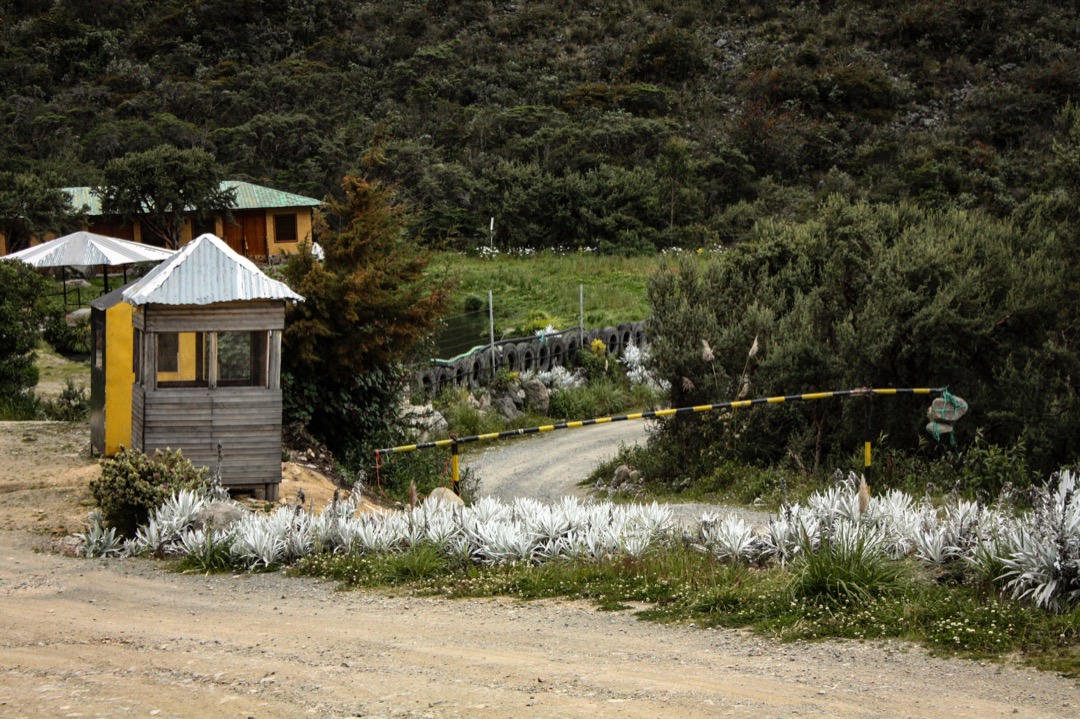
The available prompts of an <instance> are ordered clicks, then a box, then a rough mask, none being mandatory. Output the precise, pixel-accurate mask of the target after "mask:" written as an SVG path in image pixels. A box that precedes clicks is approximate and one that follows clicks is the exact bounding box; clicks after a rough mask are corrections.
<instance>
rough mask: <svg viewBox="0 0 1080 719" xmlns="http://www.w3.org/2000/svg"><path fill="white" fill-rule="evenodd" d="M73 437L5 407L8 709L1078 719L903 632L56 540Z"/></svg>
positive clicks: (3, 627) (0, 707)
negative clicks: (688, 621)
mask: <svg viewBox="0 0 1080 719" xmlns="http://www.w3.org/2000/svg"><path fill="white" fill-rule="evenodd" d="M582 431H584V430H582ZM86 439H87V435H86V432H85V429H80V428H77V427H76V428H72V427H70V426H67V425H47V424H41V425H20V426H12V425H11V424H5V423H0V457H2V458H3V459H4V461H3V462H0V500H2V501H0V719H8V718H11V719H14V718H15V717H33V718H38V717H44V718H47V719H51V718H53V717H91V716H93V717H200V718H201V717H238V718H239V719H244V718H245V717H257V718H258V719H275V718H277V717H282V718H284V717H289V718H290V719H291V718H295V717H302V716H312V717H334V718H337V717H369V718H371V719H450V718H458V717H469V718H470V719H472V718H479V719H509V718H513V719H519V718H520V719H526V718H527V719H533V718H537V719H545V718H549V717H550V718H555V717H598V718H599V719H615V718H616V717H618V718H626V719H644V718H645V717H650V718H651V717H692V718H699V717H700V718H705V717H735V718H736V719H763V718H764V719H773V718H775V717H784V718H789V717H835V718H837V719H907V718H909V717H919V718H920V719H938V718H940V719H985V718H987V717H1020V718H1025V719H1027V718H1030V719H1059V718H1066V717H1078V716H1080V686H1078V684H1077V683H1076V681H1075V680H1073V679H1066V678H1062V677H1059V676H1056V675H1053V674H1049V673H1040V672H1036V671H1034V670H1031V669H1025V668H1020V667H1017V666H1014V665H1013V664H1012V663H1010V662H1004V663H1002V664H995V663H984V662H973V661H960V660H951V659H939V658H933V657H930V656H929V655H928V654H927V653H926V652H924V651H922V650H921V649H918V648H916V647H912V646H911V645H908V644H905V643H903V642H815V643H793V644H781V643H778V642H775V641H771V640H768V639H764V638H761V637H756V636H753V635H750V634H748V633H746V632H743V631H727V630H702V629H700V628H696V627H693V626H670V625H661V624H653V623H650V622H643V621H639V620H637V619H636V618H635V617H634V615H633V612H632V611H622V612H599V611H597V610H596V609H595V607H593V606H590V605H588V604H584V603H580V602H561V601H544V602H518V601H515V600H513V599H490V600H468V601H464V600H461V601H458V600H446V599H437V598H418V597H411V596H398V595H396V593H393V592H389V593H388V592H367V591H348V592H341V591H337V589H336V587H335V586H334V584H332V583H329V582H324V581H316V580H311V579H305V578H290V577H287V576H284V575H283V574H280V573H273V574H241V575H231V574H224V575H213V576H200V575H186V574H179V573H176V572H173V571H169V569H168V567H166V566H165V565H163V564H160V563H157V562H154V561H150V560H142V559H140V560H130V559H128V560H111V561H91V560H81V559H74V558H71V557H65V556H61V555H58V554H55V553H52V552H50V551H48V549H49V547H50V542H49V533H50V531H51V530H50V528H53V529H55V528H56V524H57V521H56V517H61V518H65V519H62V521H65V522H66V521H69V520H68V519H66V517H70V516H73V515H78V514H80V513H85V506H83V505H82V503H85V501H86V487H85V484H86V482H87V477H88V476H90V475H92V474H93V471H94V466H93V463H92V462H90V461H89V460H87V459H86V458H85V457H84V456H81V455H80V454H79V451H78V450H79V447H81V446H84V444H85V441H86ZM522 446H529V445H522ZM530 451H534V450H530ZM43 512H44V513H45V516H44V517H42V513H43Z"/></svg>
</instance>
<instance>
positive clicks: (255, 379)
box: [218, 331, 269, 387]
mask: <svg viewBox="0 0 1080 719" xmlns="http://www.w3.org/2000/svg"><path fill="white" fill-rule="evenodd" d="M268 337H269V335H268V333H267V332H266V331H257V332H219V333H218V386H219V387H266V382H267V379H266V376H267V369H266V353H267V346H268Z"/></svg>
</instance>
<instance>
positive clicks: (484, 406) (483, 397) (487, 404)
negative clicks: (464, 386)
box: [477, 390, 491, 412]
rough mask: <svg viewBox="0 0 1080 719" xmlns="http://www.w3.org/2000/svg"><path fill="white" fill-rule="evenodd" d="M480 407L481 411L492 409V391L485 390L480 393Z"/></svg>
mask: <svg viewBox="0 0 1080 719" xmlns="http://www.w3.org/2000/svg"><path fill="white" fill-rule="evenodd" d="M477 403H478V407H477V409H479V410H480V411H481V412H487V411H488V410H489V409H491V393H490V392H488V391H487V390H484V391H483V392H481V393H480V398H479V399H478V400H477Z"/></svg>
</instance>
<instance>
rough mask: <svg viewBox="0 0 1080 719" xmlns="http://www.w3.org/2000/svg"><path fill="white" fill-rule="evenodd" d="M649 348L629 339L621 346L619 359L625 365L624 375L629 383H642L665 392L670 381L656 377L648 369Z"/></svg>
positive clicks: (669, 386)
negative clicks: (623, 346) (621, 350)
mask: <svg viewBox="0 0 1080 719" xmlns="http://www.w3.org/2000/svg"><path fill="white" fill-rule="evenodd" d="M649 359H650V356H649V348H648V347H644V346H641V345H638V344H637V343H635V342H633V341H631V342H630V343H629V344H628V345H626V347H625V348H623V355H622V357H621V358H620V359H619V361H620V362H622V363H623V365H625V366H626V377H627V378H628V379H629V380H630V383H631V384H637V385H644V386H646V387H648V388H649V389H651V390H653V391H654V392H667V391H668V390H669V389H671V383H670V382H668V381H667V380H665V379H659V378H657V377H656V376H655V375H654V374H653V373H652V371H651V370H650V369H649V366H648V365H649Z"/></svg>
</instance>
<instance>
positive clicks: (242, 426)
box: [122, 234, 303, 500]
mask: <svg viewBox="0 0 1080 719" xmlns="http://www.w3.org/2000/svg"><path fill="white" fill-rule="evenodd" d="M122 298H123V301H124V302H126V303H128V304H130V305H131V307H132V314H131V325H132V331H133V334H132V344H131V346H132V350H133V354H132V366H133V367H134V377H133V384H132V385H131V446H132V447H135V448H136V449H141V450H142V451H144V452H153V451H154V450H156V449H166V448H172V449H180V450H182V451H183V453H184V456H185V457H187V458H188V459H190V460H191V461H192V463H194V464H195V465H197V466H198V465H201V466H205V467H208V468H210V469H211V470H212V471H213V470H215V469H216V468H217V467H218V466H219V449H220V468H221V482H222V484H223V485H225V486H226V487H227V488H228V489H231V490H240V491H250V492H252V493H253V494H254V495H255V496H256V497H258V498H260V499H267V500H276V499H277V498H278V486H279V484H280V483H281V407H282V397H281V383H280V377H281V333H282V331H283V330H284V327H285V303H286V302H296V301H300V302H302V301H303V297H301V296H300V295H298V294H296V293H295V292H293V291H292V290H290V289H289V288H288V286H287V285H285V284H284V283H282V282H278V281H276V280H272V279H270V278H269V277H267V276H266V275H265V274H263V273H262V272H261V271H260V270H259V269H258V268H257V267H256V266H255V265H254V264H252V263H251V261H250V260H248V259H246V258H244V257H242V256H241V255H239V254H237V253H236V252H234V251H233V250H231V249H230V248H229V246H228V245H227V244H225V242H223V241H222V240H221V239H219V238H218V237H215V236H214V235H209V234H207V235H202V236H200V237H199V238H197V239H195V240H193V241H192V242H190V243H188V244H187V245H185V246H184V247H183V248H181V250H180V251H179V252H177V254H176V255H175V256H173V257H172V258H170V259H169V260H166V261H165V262H163V263H162V264H160V265H158V266H157V267H156V268H155V269H154V270H153V271H151V272H150V273H149V274H147V275H146V277H144V278H143V279H142V280H140V281H139V282H137V283H135V284H133V285H131V286H130V287H128V288H127V289H125V290H124V291H123V292H122Z"/></svg>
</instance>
